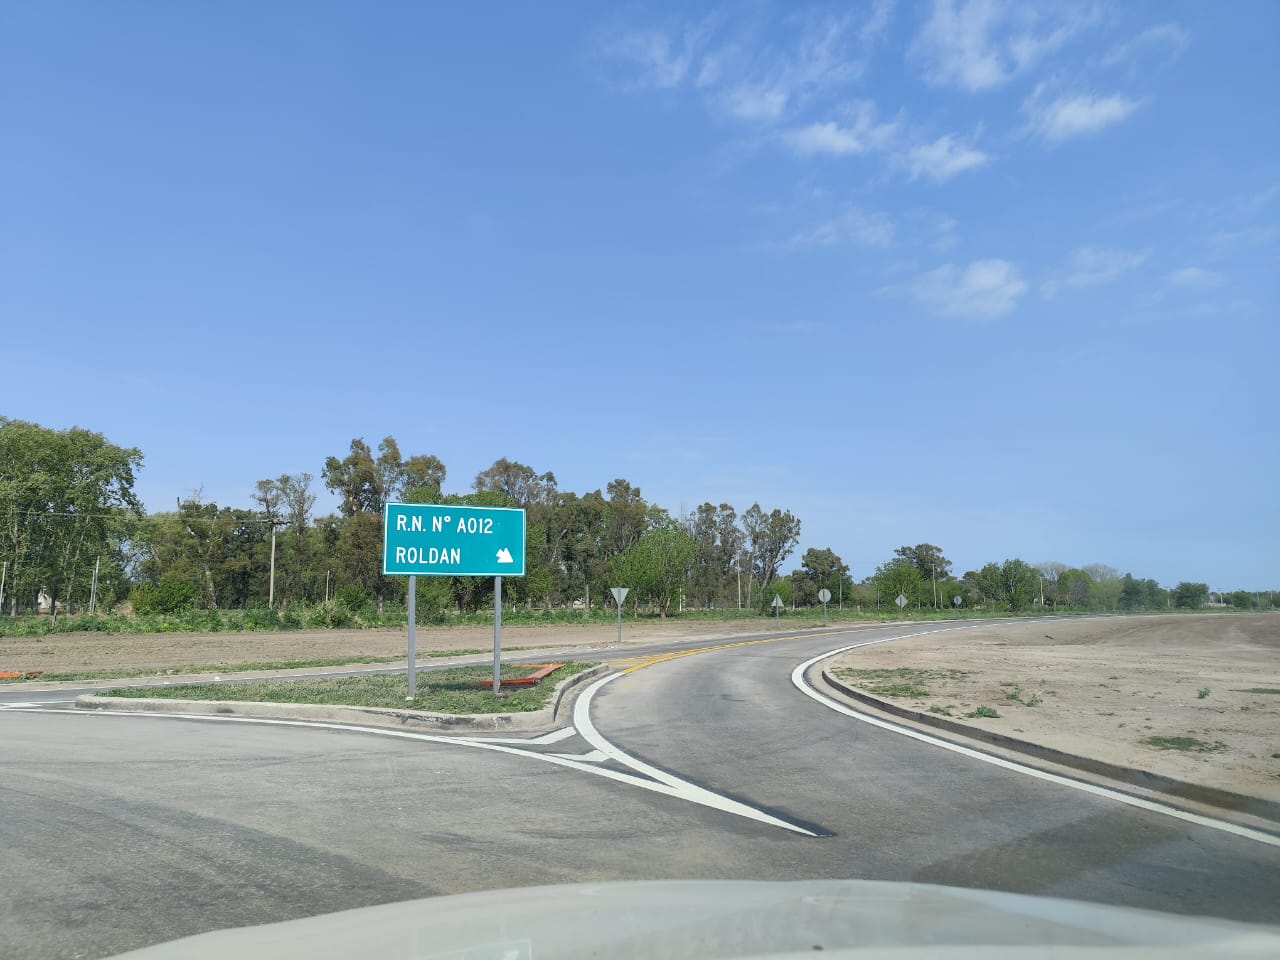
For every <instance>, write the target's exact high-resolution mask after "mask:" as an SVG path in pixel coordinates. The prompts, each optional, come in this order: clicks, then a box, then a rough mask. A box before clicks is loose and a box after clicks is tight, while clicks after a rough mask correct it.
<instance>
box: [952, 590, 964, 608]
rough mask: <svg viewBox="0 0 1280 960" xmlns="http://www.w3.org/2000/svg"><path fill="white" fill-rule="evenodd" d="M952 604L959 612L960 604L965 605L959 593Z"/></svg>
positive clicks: (953, 598)
mask: <svg viewBox="0 0 1280 960" xmlns="http://www.w3.org/2000/svg"><path fill="white" fill-rule="evenodd" d="M951 602H952V603H953V604H954V605H955V608H956V609H957V610H959V609H960V604H962V603H964V601H963V600H962V599H961V598H960V594H958V593H957V594H956V595H955V596H954V597H952V598H951Z"/></svg>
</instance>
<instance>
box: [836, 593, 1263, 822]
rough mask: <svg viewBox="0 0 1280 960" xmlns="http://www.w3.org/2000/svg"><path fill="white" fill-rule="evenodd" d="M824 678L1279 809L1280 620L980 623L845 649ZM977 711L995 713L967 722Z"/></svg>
mask: <svg viewBox="0 0 1280 960" xmlns="http://www.w3.org/2000/svg"><path fill="white" fill-rule="evenodd" d="M833 669H834V670H836V671H840V672H841V673H843V676H844V679H845V680H846V682H850V683H852V684H854V685H855V686H858V687H860V688H861V689H864V690H867V691H868V692H871V693H875V694H876V695H877V696H884V697H885V698H886V699H889V700H892V701H893V702H895V703H898V704H901V705H903V706H908V707H911V708H912V709H916V710H921V711H924V712H930V711H932V712H934V713H942V714H944V715H946V716H951V717H952V718H954V719H956V720H961V721H963V722H966V723H970V724H973V725H974V726H977V727H981V728H983V729H986V730H995V731H998V732H1000V733H1006V734H1008V735H1010V736H1013V737H1017V738H1020V739H1023V740H1030V741H1032V742H1035V743H1039V744H1042V745H1044V746H1048V747H1053V748H1055V749H1058V750H1063V751H1066V752H1068V753H1073V754H1077V755H1082V756H1087V757H1092V758H1095V759H1099V760H1105V761H1107V762H1110V763H1116V764H1121V765H1124V766H1130V767H1135V768H1138V769H1141V770H1148V771H1151V772H1152V773H1157V774H1161V775H1163V776H1167V777H1174V778H1176V779H1179V780H1186V781H1189V782H1192V783H1198V784H1203V785H1205V786H1213V787H1218V788H1220V789H1225V790H1231V791H1235V792H1238V793H1245V794H1249V795H1251V796H1257V797H1262V798H1265V799H1268V800H1277V801H1280V615H1276V614H1259V615H1226V614H1217V615H1206V616H1167V617H1133V618H1118V619H1110V618H1104V619H1090V620H1082V621H1065V620H1047V621H1042V622H1036V623H1021V624H1009V625H1007V626H1006V625H995V626H982V627H978V628H974V629H963V630H956V631H949V632H946V633H939V634H933V635H929V636H922V637H913V638H911V639H908V640H897V641H894V642H893V643H887V644H881V645H876V646H871V647H865V648H863V649H860V650H855V651H851V652H850V653H848V654H845V655H844V656H843V657H840V658H839V659H838V661H837V662H836V663H835V664H833ZM844 671H854V672H853V673H844ZM870 671H876V673H871V672H870ZM877 691H879V692H877ZM1268 691H1272V692H1268ZM982 707H986V708H990V709H994V710H995V711H996V712H997V713H999V717H998V718H992V717H984V716H981V715H979V716H971V717H967V718H966V716H965V715H966V714H971V713H974V712H975V711H979V708H982ZM984 712H985V711H984Z"/></svg>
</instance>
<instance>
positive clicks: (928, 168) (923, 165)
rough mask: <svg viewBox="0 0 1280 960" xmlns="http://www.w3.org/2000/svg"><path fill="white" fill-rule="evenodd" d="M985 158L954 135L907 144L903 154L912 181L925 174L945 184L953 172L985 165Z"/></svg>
mask: <svg viewBox="0 0 1280 960" xmlns="http://www.w3.org/2000/svg"><path fill="white" fill-rule="evenodd" d="M990 159H991V158H990V157H988V156H987V155H986V154H985V153H983V152H982V151H981V150H977V149H975V148H973V147H971V146H969V145H968V144H966V143H964V142H962V141H961V140H959V139H958V138H957V137H956V136H955V135H954V134H947V135H946V136H943V137H939V138H938V139H937V140H934V141H932V142H930V143H922V144H918V145H917V146H914V147H911V148H910V149H908V150H907V151H906V154H905V155H904V161H905V163H906V167H907V171H908V173H909V175H910V177H911V179H912V180H918V179H920V178H921V177H927V178H928V179H930V180H932V181H934V182H935V183H945V182H946V181H948V180H950V179H951V178H952V177H954V176H955V175H956V174H959V173H964V172H965V171H966V170H976V169H977V168H978V167H982V166H985V165H986V164H987V161H988V160H990Z"/></svg>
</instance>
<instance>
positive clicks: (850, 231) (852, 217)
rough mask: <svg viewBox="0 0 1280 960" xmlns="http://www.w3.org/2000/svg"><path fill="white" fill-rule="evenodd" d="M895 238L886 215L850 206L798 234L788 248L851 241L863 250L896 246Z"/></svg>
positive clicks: (833, 244) (788, 243) (789, 242)
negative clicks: (894, 243)
mask: <svg viewBox="0 0 1280 960" xmlns="http://www.w3.org/2000/svg"><path fill="white" fill-rule="evenodd" d="M893 237H894V227H893V221H892V220H890V219H889V218H888V217H887V216H885V215H884V214H883V213H867V212H865V211H863V210H859V209H857V208H856V207H850V208H849V209H848V210H845V211H844V212H843V213H842V214H840V215H839V216H837V217H833V218H831V219H830V220H826V221H824V222H822V223H820V224H818V225H817V226H816V227H814V228H813V229H811V230H806V231H804V232H803V233H797V234H796V235H795V236H793V237H791V239H789V240H788V241H787V243H786V249H788V250H796V249H803V248H806V247H831V246H835V245H837V244H841V243H848V242H853V243H857V244H860V245H861V246H864V247H887V246H889V244H891V243H893Z"/></svg>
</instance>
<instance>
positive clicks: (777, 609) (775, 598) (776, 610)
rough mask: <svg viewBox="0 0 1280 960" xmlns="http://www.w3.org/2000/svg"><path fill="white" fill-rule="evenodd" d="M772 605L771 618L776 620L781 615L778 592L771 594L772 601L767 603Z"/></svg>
mask: <svg viewBox="0 0 1280 960" xmlns="http://www.w3.org/2000/svg"><path fill="white" fill-rule="evenodd" d="M769 606H771V607H773V619H775V620H777V619H779V618H780V617H781V616H782V597H781V595H779V594H776V593H775V594H774V595H773V603H771V604H769Z"/></svg>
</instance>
